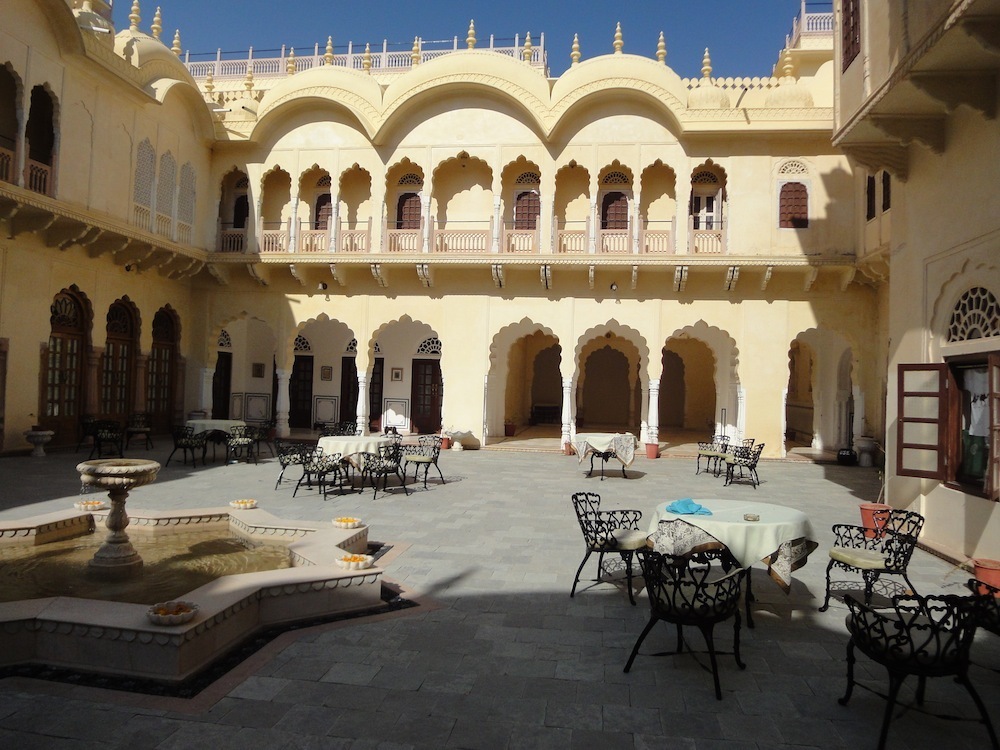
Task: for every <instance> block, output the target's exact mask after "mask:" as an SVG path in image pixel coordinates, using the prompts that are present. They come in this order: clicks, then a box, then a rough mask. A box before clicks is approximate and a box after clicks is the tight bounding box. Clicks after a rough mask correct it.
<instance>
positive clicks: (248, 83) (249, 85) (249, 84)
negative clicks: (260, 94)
mask: <svg viewBox="0 0 1000 750" xmlns="http://www.w3.org/2000/svg"><path fill="white" fill-rule="evenodd" d="M243 88H245V89H246V90H247V96H250V92H251V91H253V66H251V65H247V77H246V78H244V79H243Z"/></svg>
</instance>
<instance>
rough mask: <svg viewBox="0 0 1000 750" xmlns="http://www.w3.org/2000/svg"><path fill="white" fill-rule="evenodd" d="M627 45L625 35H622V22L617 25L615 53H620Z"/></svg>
mask: <svg viewBox="0 0 1000 750" xmlns="http://www.w3.org/2000/svg"><path fill="white" fill-rule="evenodd" d="M624 47H625V41H624V37H623V36H622V25H621V22H619V23H618V25H617V26H615V54H616V55H620V54H621V53H622V49H623V48H624Z"/></svg>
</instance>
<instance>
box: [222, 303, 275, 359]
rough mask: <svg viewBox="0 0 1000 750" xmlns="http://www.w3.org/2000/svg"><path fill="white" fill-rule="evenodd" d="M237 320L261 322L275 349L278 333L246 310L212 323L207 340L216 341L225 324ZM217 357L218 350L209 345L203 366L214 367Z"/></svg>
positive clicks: (227, 324)
mask: <svg viewBox="0 0 1000 750" xmlns="http://www.w3.org/2000/svg"><path fill="white" fill-rule="evenodd" d="M238 320H256V321H257V322H259V323H263V324H264V326H265V327H266V328H267V330H268V331H270V333H271V340H272V341H273V342H274V345H275V350H277V344H278V334H277V333H276V332H275V330H274V328H273V327H272V326H271V324H270V323H268V322H267V321H266V320H264V319H263V318H261V317H259V316H257V315H253V314H251V313H250V312H249V311H247V310H241V311H240V312H238V313H234V314H232V315H229V316H227V317H225V318H222V319H221V320H219V321H217V322H216V323H213V324H212V327H211V328H210V329H209V331H208V341H217V340H218V339H219V334H221V333H222V331H223V329H225V328H226V327H227V326H230V325H232V324H233V323H234V322H236V321H238ZM218 359H219V352H218V350H217V349H216V347H214V346H210V347H209V348H208V356H207V357H206V358H205V366H206V367H211V368H214V367H215V363H216V362H217V361H218ZM280 366H281V365H280V363H279V367H280Z"/></svg>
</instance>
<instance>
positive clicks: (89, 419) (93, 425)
mask: <svg viewBox="0 0 1000 750" xmlns="http://www.w3.org/2000/svg"><path fill="white" fill-rule="evenodd" d="M96 429H97V417H95V416H93V415H91V414H84V415H83V416H82V417H80V442H78V443H77V444H76V450H77V451H79V450H80V447H81V446H82V445H83V444H84V443H86V442H87V440H88V439H90V440H92V439H93V437H94V431H95V430H96Z"/></svg>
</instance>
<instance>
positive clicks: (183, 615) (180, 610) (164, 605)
mask: <svg viewBox="0 0 1000 750" xmlns="http://www.w3.org/2000/svg"><path fill="white" fill-rule="evenodd" d="M161 609H164V610H168V611H169V612H170V613H172V614H159V613H158V612H157V610H161ZM197 613H198V605H197V604H195V603H194V602H185V601H179V600H178V601H170V602H160V603H159V604H154V605H153V606H152V607H150V608H149V609H147V610H146V616H147V617H148V618H149V621H150V622H151V623H153V624H154V625H180V624H182V623H185V622H187V621H188V620H190V619H192V618H193V617H194V616H195V615H196V614H197Z"/></svg>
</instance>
